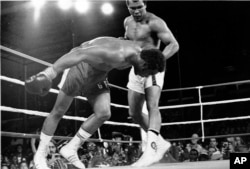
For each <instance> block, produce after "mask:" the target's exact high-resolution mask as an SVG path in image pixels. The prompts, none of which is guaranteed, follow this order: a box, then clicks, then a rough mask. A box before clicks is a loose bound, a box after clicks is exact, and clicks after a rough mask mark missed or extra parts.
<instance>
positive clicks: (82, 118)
mask: <svg viewBox="0 0 250 169" xmlns="http://www.w3.org/2000/svg"><path fill="white" fill-rule="evenodd" d="M0 109H1V111H8V112H14V113H22V114H28V115H37V116H42V117H47V116H48V115H49V113H48V112H40V111H36V110H26V109H17V108H13V107H7V106H0ZM63 119H67V120H78V121H85V120H87V119H86V118H84V117H79V116H67V115H64V116H63ZM104 124H110V125H119V126H127V127H139V125H137V124H131V123H120V122H112V121H106V122H104Z"/></svg>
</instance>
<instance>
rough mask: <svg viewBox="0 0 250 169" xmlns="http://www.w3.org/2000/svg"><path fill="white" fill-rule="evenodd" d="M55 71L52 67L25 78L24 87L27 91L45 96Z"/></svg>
mask: <svg viewBox="0 0 250 169" xmlns="http://www.w3.org/2000/svg"><path fill="white" fill-rule="evenodd" d="M56 75H57V73H56V72H55V71H54V69H53V68H52V67H49V68H47V69H45V70H44V71H43V72H40V73H38V74H37V75H33V76H31V77H30V78H28V79H27V80H25V89H26V91H27V92H28V93H31V94H38V95H40V96H45V95H46V94H48V93H49V90H50V88H51V86H52V80H53V79H54V78H55V77H56Z"/></svg>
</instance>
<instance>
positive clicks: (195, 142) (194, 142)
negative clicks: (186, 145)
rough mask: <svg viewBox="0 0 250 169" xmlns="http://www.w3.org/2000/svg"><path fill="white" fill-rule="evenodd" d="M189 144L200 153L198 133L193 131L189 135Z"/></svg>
mask: <svg viewBox="0 0 250 169" xmlns="http://www.w3.org/2000/svg"><path fill="white" fill-rule="evenodd" d="M191 138H192V139H191V144H190V147H191V149H196V150H197V151H198V153H199V155H200V154H201V152H202V150H203V148H202V146H201V145H200V144H198V141H199V136H198V134H196V133H194V134H193V135H192V137H191Z"/></svg>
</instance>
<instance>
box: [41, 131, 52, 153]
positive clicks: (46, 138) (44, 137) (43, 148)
mask: <svg viewBox="0 0 250 169" xmlns="http://www.w3.org/2000/svg"><path fill="white" fill-rule="evenodd" d="M52 137H53V136H49V135H46V134H44V133H43V132H41V134H40V143H39V146H38V149H37V151H43V152H44V151H46V150H47V146H48V145H49V142H50V141H51V139H52Z"/></svg>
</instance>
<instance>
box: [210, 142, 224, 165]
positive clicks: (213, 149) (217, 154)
mask: <svg viewBox="0 0 250 169" xmlns="http://www.w3.org/2000/svg"><path fill="white" fill-rule="evenodd" d="M217 146H218V142H217V140H216V138H210V143H209V147H208V156H209V158H210V159H211V160H220V159H222V158H223V155H222V153H221V151H220V150H219V148H218V147H217Z"/></svg>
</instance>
